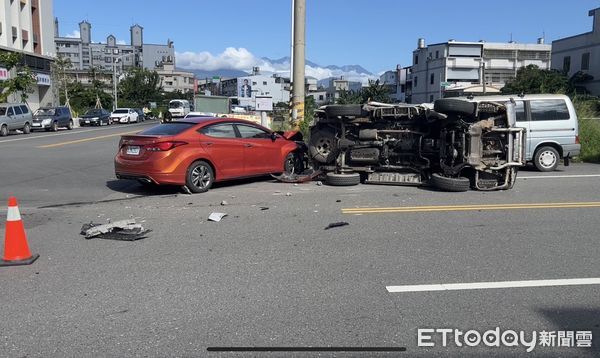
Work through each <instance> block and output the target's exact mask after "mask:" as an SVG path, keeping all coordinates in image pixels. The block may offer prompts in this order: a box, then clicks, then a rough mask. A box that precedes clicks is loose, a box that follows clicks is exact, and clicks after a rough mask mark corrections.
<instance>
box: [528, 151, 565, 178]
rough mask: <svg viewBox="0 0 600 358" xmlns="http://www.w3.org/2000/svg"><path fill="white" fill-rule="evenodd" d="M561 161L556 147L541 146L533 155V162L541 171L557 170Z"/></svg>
mask: <svg viewBox="0 0 600 358" xmlns="http://www.w3.org/2000/svg"><path fill="white" fill-rule="evenodd" d="M559 161H560V154H558V151H557V150H556V149H555V148H554V147H548V146H546V147H541V148H539V149H538V150H536V151H535V156H534V157H533V164H534V165H535V167H536V168H537V169H538V170H539V171H541V172H551V171H554V170H556V167H558V162H559Z"/></svg>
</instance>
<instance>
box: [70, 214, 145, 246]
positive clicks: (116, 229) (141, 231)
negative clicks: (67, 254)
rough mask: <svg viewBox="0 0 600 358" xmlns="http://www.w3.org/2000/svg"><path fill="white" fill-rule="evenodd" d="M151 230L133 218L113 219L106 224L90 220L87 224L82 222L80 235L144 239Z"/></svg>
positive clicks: (101, 237) (110, 238)
mask: <svg viewBox="0 0 600 358" xmlns="http://www.w3.org/2000/svg"><path fill="white" fill-rule="evenodd" d="M151 231H152V230H148V229H145V228H144V227H143V226H142V225H140V224H136V222H135V219H129V220H121V221H115V222H113V223H108V224H96V223H93V222H90V223H89V224H83V226H82V227H81V235H84V236H85V238H86V239H95V238H98V239H107V240H120V241H136V240H140V239H145V238H146V237H147V234H148V233H150V232H151Z"/></svg>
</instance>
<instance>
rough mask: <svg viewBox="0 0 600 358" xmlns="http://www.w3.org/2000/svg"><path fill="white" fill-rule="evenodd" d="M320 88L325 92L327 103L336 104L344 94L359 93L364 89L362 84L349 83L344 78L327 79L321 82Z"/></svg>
mask: <svg viewBox="0 0 600 358" xmlns="http://www.w3.org/2000/svg"><path fill="white" fill-rule="evenodd" d="M319 86H320V87H322V88H323V89H324V90H325V93H326V97H325V101H326V102H327V103H335V102H337V100H338V98H340V93H342V92H359V91H360V90H361V89H362V83H360V82H357V81H349V80H345V79H343V78H327V79H324V80H320V81H319Z"/></svg>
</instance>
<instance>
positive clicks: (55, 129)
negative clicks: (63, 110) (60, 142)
mask: <svg viewBox="0 0 600 358" xmlns="http://www.w3.org/2000/svg"><path fill="white" fill-rule="evenodd" d="M50 129H51V130H52V131H53V132H58V122H52V127H50Z"/></svg>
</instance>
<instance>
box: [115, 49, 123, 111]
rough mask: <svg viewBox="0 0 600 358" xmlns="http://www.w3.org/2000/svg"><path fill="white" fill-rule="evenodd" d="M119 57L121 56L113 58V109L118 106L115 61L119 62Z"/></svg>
mask: <svg viewBox="0 0 600 358" xmlns="http://www.w3.org/2000/svg"><path fill="white" fill-rule="evenodd" d="M120 59H121V57H116V58H114V59H113V94H114V97H113V98H114V101H113V111H114V110H115V109H117V108H118V99H117V62H119V60H120Z"/></svg>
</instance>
